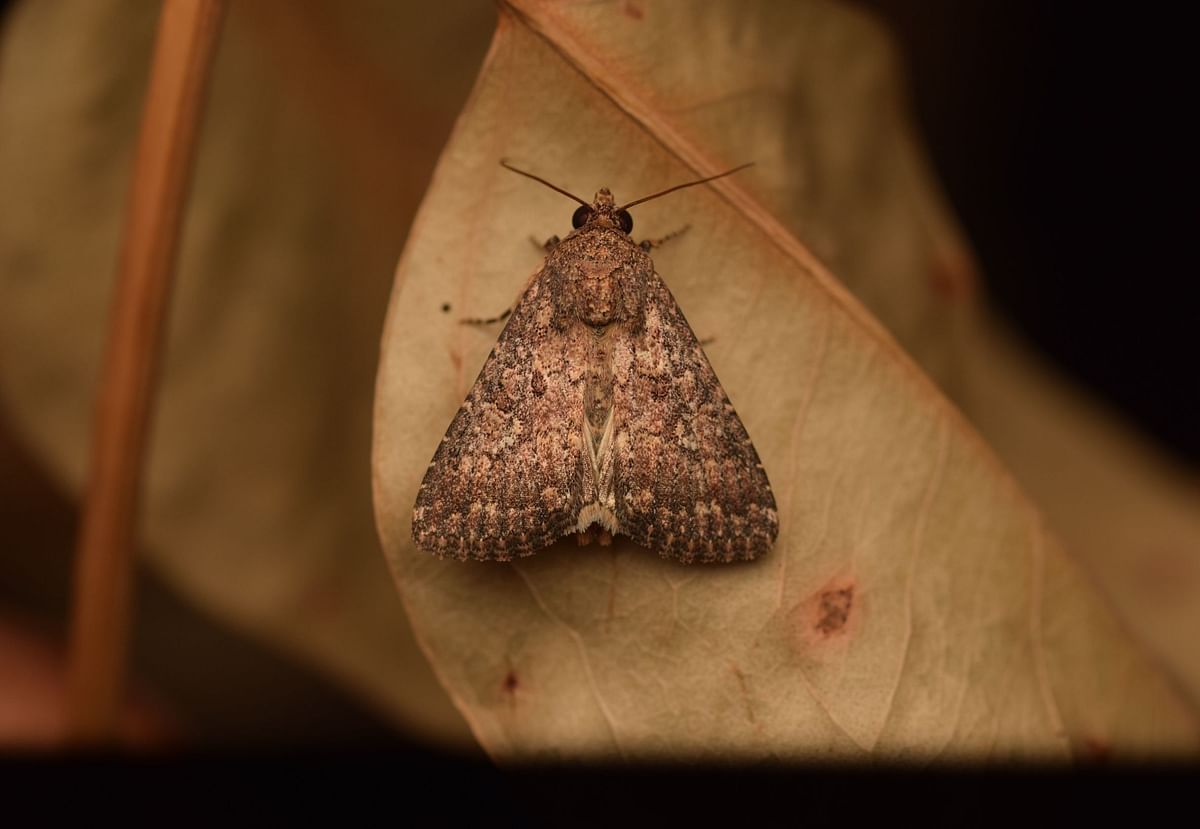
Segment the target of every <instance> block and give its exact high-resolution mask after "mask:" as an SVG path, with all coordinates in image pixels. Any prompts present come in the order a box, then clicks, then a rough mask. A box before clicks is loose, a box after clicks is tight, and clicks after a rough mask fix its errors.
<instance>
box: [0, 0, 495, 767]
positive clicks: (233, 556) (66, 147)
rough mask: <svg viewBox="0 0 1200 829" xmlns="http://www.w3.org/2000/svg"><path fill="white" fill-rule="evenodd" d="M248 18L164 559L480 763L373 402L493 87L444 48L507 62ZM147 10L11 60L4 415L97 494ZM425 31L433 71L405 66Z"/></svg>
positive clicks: (194, 212)
mask: <svg viewBox="0 0 1200 829" xmlns="http://www.w3.org/2000/svg"><path fill="white" fill-rule="evenodd" d="M232 5H233V8H232V9H231V11H230V14H229V15H228V17H227V19H226V23H225V28H224V30H223V32H222V43H221V47H220V52H219V55H218V58H217V63H216V68H215V75H214V78H213V84H212V87H211V95H210V98H209V104H208V110H207V113H206V116H205V121H204V125H203V129H202V133H201V145H200V154H199V159H198V165H197V171H196V176H195V184H194V186H193V190H192V194H191V198H190V202H189V208H188V211H187V219H186V223H187V224H186V229H185V233H184V240H183V249H182V251H181V261H180V266H179V272H178V278H177V282H176V290H175V292H174V297H173V301H172V311H171V317H170V320H169V340H170V341H169V345H168V350H167V355H166V361H165V365H164V367H163V372H162V384H161V389H160V396H159V405H158V409H157V411H156V414H155V424H154V433H153V438H152V441H151V446H150V459H149V468H148V470H147V480H146V487H145V491H146V497H145V499H144V503H143V514H144V524H143V526H144V528H145V530H144V533H143V539H144V544H145V546H146V548H147V550H148V558H149V562H148V563H149V565H150V566H152V567H154V568H156V569H157V570H158V571H159V572H160V573H161V574H162V575H163V576H164V578H165V579H166V580H167V581H168V582H169V583H170V584H171V585H173V586H174V587H175V588H176V589H178V590H179V591H180V592H181V593H182V594H183V595H185V596H186V597H187V598H188V599H190V600H191V601H192V602H194V603H196V604H198V605H200V606H201V607H203V608H205V609H206V610H207V611H208V612H210V613H212V614H214V615H216V616H218V617H219V618H221V619H223V620H225V621H226V622H228V623H229V624H230V625H231V626H234V627H236V628H237V629H239V630H241V631H242V632H244V633H245V634H247V635H249V636H251V637H253V638H255V639H258V640H265V641H267V642H269V643H271V644H272V646H273V647H275V648H276V649H278V650H281V651H283V652H285V653H286V654H288V655H290V656H291V657H292V658H295V659H299V660H303V661H305V662H308V663H311V664H315V665H317V666H319V667H320V668H321V669H322V670H323V671H324V672H325V673H326V674H327V675H329V676H332V677H333V678H335V680H336V681H337V682H339V683H340V684H342V685H343V686H345V687H347V688H350V689H352V690H354V691H355V692H356V693H357V694H358V695H359V697H360V698H361V699H365V700H366V701H367V702H368V703H370V704H371V705H372V706H373V707H374V708H375V710H377V711H380V712H383V713H384V714H386V715H387V716H388V717H390V718H391V719H392V720H393V721H395V722H398V723H399V724H401V725H403V726H404V727H405V728H407V729H408V730H409V731H410V732H411V733H414V734H417V735H422V736H426V737H429V738H431V739H436V740H438V741H439V742H442V743H456V744H461V745H468V746H469V745H470V742H469V741H470V735H469V734H468V732H467V729H466V727H465V725H464V724H463V723H462V720H461V718H460V717H459V716H458V714H457V713H456V712H455V711H454V709H453V708H452V706H451V705H450V704H449V701H448V700H447V699H446V697H445V694H444V692H442V690H441V689H440V688H439V687H438V685H437V683H436V681H435V680H434V677H433V675H432V673H431V672H430V670H429V668H428V665H427V663H426V662H425V660H424V658H423V657H422V656H421V654H420V653H419V652H418V650H417V648H416V645H415V643H414V641H413V639H412V635H411V633H410V632H409V631H408V625H407V622H406V620H405V618H404V613H403V609H402V608H401V606H400V603H399V601H397V599H396V595H395V591H394V590H393V588H392V585H391V581H390V579H389V577H388V572H387V567H386V565H385V564H384V562H383V561H382V557H381V556H380V553H379V547H378V540H377V538H376V535H375V530H374V522H373V520H372V516H371V511H370V492H369V486H370V479H369V471H368V470H369V441H370V406H371V387H372V379H373V377H374V370H375V356H376V352H377V342H378V336H379V329H380V326H381V324H382V306H383V303H384V300H385V296H386V292H387V289H388V284H389V278H390V276H391V271H392V268H393V267H394V264H395V259H396V255H397V254H398V252H399V248H400V244H401V243H402V240H403V236H402V234H403V228H404V227H406V226H407V224H408V222H409V217H410V215H411V212H412V210H413V209H414V208H415V205H416V202H417V200H418V198H419V195H420V192H421V189H422V188H423V187H424V186H425V181H426V176H427V170H428V165H430V164H431V163H432V161H433V157H434V153H435V152H436V149H437V147H439V146H440V144H441V142H442V140H443V136H444V134H445V132H446V131H448V129H449V127H450V123H451V120H452V118H453V116H454V114H455V109H456V107H457V101H458V100H459V99H460V96H461V95H462V94H465V91H466V89H467V87H468V86H469V84H470V79H471V77H472V76H473V74H474V70H475V67H474V66H472V65H470V64H469V63H463V62H462V61H461V60H460V58H459V57H458V56H457V55H455V56H453V57H451V56H448V55H446V54H445V50H443V49H441V48H440V46H439V45H438V44H440V43H442V42H444V41H446V40H448V39H449V40H454V41H455V42H458V43H461V44H462V45H463V48H464V49H467V50H468V51H469V46H470V44H471V43H472V42H479V43H480V46H479V51H480V52H482V49H483V46H484V44H485V43H486V35H487V33H488V31H490V28H491V25H492V19H493V13H492V11H491V10H490V9H488V8H481V7H479V5H478V4H476V3H474V2H473V1H472V2H461V3H457V4H454V3H450V4H442V5H441V7H440V10H439V12H438V13H437V14H430V13H429V12H428V11H427V10H426V9H424V8H418V7H415V6H411V5H408V4H400V5H397V4H392V3H383V2H376V3H373V4H371V5H370V6H367V5H366V4H361V3H360V4H355V5H354V8H353V9H350V7H344V8H343V7H339V6H337V5H335V4H321V3H313V2H306V3H302V4H300V3H291V2H267V0H261V2H259V1H258V0H256V2H255V3H250V4H232ZM129 6H130V4H129V3H126V2H119V1H118V0H104V2H97V1H96V0H75V2H64V3H55V4H43V3H21V4H17V5H16V6H14V7H13V8H12V9H11V11H10V13H9V14H8V16H7V19H6V20H5V27H4V31H3V34H4V48H3V50H0V59H2V60H3V64H2V65H0V179H2V180H3V181H4V183H5V188H4V189H5V194H4V198H2V199H0V279H3V291H2V293H3V296H4V300H3V302H0V337H2V338H3V339H2V341H0V356H2V357H3V360H2V363H0V376H2V378H3V383H2V384H0V391H2V393H3V398H4V404H5V407H6V409H7V413H8V415H9V417H10V419H11V422H12V423H13V427H14V431H15V432H17V433H18V434H20V435H21V437H22V438H23V439H24V441H25V442H26V443H27V444H28V445H29V446H30V447H31V448H32V449H33V450H34V451H36V452H37V454H38V455H39V456H40V457H41V459H42V460H43V462H44V463H45V464H46V465H47V466H48V467H49V469H50V470H51V472H52V474H53V475H54V476H55V478H56V479H57V480H58V481H60V482H61V483H62V484H63V488H64V489H66V490H68V491H73V492H76V493H78V492H80V491H81V489H82V480H83V478H84V466H85V463H86V459H87V457H88V454H89V453H88V452H87V445H88V441H89V439H90V429H91V412H92V398H93V393H94V384H95V377H96V370H97V356H98V355H99V354H100V353H101V344H102V342H103V337H104V331H105V325H106V323H107V319H108V314H107V311H108V297H109V291H110V286H111V284H112V275H113V273H114V267H115V263H116V247H117V238H118V235H119V234H118V231H119V225H120V222H121V220H122V216H123V213H122V208H123V206H124V203H125V197H126V192H127V188H128V172H129V159H130V155H131V153H132V149H133V140H134V137H135V134H136V125H137V118H138V115H139V107H140V103H141V98H142V94H143V91H144V88H145V80H146V71H147V67H148V61H149V47H150V43H151V38H152V35H153V31H154V22H155V15H156V13H157V7H156V6H155V5H154V4H140V5H138V6H137V8H136V9H131V8H129ZM353 13H359V14H366V15H367V16H368V17H369V19H373V21H374V25H373V26H369V27H364V26H363V25H362V23H361V21H356V20H355V19H354V18H353V17H352V14H353ZM399 34H403V35H404V36H406V37H410V38H411V39H412V43H411V46H410V48H408V49H405V50H400V51H397V50H394V49H389V48H385V46H386V44H381V43H380V41H381V40H387V39H389V38H394V37H396V36H398V35H399ZM385 58H386V60H385ZM430 74H432V76H433V77H432V78H431V77H429V75H430ZM364 78H365V79H366V80H365V81H364V80H363V79H364ZM366 96H369V99H368V98H367V97H366ZM447 102H448V103H447ZM384 147H386V155H385V154H384V150H383V149H382V148H384ZM372 160H373V161H374V163H372ZM141 610H142V611H145V610H146V608H144V607H143V608H141ZM157 621H158V620H156V619H154V618H147V617H146V616H145V615H142V614H139V615H138V616H137V617H136V623H137V624H143V625H154V624H156V622H157ZM181 658H187V655H186V654H183V655H181ZM247 690H248V693H250V692H252V691H251V689H247Z"/></svg>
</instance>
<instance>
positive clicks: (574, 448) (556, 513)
mask: <svg viewBox="0 0 1200 829" xmlns="http://www.w3.org/2000/svg"><path fill="white" fill-rule="evenodd" d="M553 278H554V277H553V276H552V275H549V273H548V272H547V271H545V270H543V271H541V272H540V273H539V274H538V275H537V276H536V277H535V278H534V279H533V280H532V281H531V283H530V287H529V288H528V289H527V290H526V292H525V294H524V296H523V297H522V299H521V301H520V303H519V304H518V305H517V307H516V309H515V310H514V311H513V313H512V316H511V317H510V319H509V320H508V324H507V325H505V327H504V330H503V331H502V332H501V334H500V337H499V339H498V340H497V342H496V345H495V347H494V348H493V349H492V353H491V354H490V355H489V356H488V359H487V362H486V363H484V366H483V370H482V371H481V372H480V374H479V377H478V379H477V380H476V381H475V385H474V386H473V387H472V388H471V392H470V394H468V395H467V399H466V400H465V401H464V402H463V405H462V408H460V409H459V410H458V413H457V414H456V415H455V416H454V420H453V421H452V422H451V424H450V428H449V429H448V430H447V432H446V436H445V437H444V438H442V442H441V444H440V445H439V446H438V448H437V452H436V453H435V454H434V456H433V462H432V463H430V464H429V468H428V469H427V470H426V472H425V479H424V481H423V482H422V484H421V488H420V490H419V492H418V493H417V503H416V508H415V509H414V510H413V528H412V532H413V540H414V541H415V542H416V544H417V546H418V547H420V548H422V549H424V550H428V551H430V552H432V553H436V554H438V555H442V556H453V557H456V558H460V559H467V558H477V559H496V560H501V561H503V560H507V559H510V558H512V557H513V556H523V555H529V554H530V553H533V552H535V551H537V550H538V549H540V548H542V547H545V546H547V545H549V544H552V543H553V542H554V541H556V540H557V539H558V538H560V537H561V536H562V535H564V534H565V533H568V532H571V531H573V530H574V528H575V523H576V519H577V516H578V514H579V510H580V506H581V500H587V501H590V500H593V499H594V497H595V485H594V482H593V480H592V478H593V475H592V472H591V463H590V460H589V459H587V458H586V457H585V454H584V451H583V445H582V423H583V383H584V377H585V374H586V371H585V370H584V369H585V367H586V360H587V353H586V343H585V341H584V339H583V338H584V337H586V336H587V332H586V331H585V330H582V326H578V325H569V324H565V323H566V321H564V320H562V319H560V317H559V315H558V314H557V313H556V309H555V307H554V303H553V299H554V296H553V295H554V291H553V290H551V285H550V284H549V280H552V279H553Z"/></svg>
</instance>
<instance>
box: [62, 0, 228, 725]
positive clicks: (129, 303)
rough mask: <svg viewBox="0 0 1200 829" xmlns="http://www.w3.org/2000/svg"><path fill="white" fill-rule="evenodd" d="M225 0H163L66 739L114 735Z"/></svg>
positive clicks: (93, 488)
mask: <svg viewBox="0 0 1200 829" xmlns="http://www.w3.org/2000/svg"><path fill="white" fill-rule="evenodd" d="M224 5H225V4H224V0H165V2H164V3H163V7H162V13H161V16H160V18H159V23H158V34H157V36H156V39H155V46H154V58H153V63H152V65H151V70H150V83H149V87H148V88H147V91H146V99H145V104H144V106H143V110H142V123H141V128H140V133H139V136H138V146H137V154H136V156H135V158H134V165H133V179H132V182H131V185H130V194H129V202H128V205H127V208H126V209H127V212H126V216H125V232H124V238H123V239H122V243H121V253H120V260H119V263H118V278H117V284H116V288H115V292H114V295H113V305H112V311H111V317H110V321H109V335H108V336H109V339H108V349H107V353H106V355H105V361H104V366H103V374H102V375H101V381H100V386H99V392H98V394H97V398H96V411H95V423H94V432H93V436H92V457H91V468H90V474H89V479H88V490H87V500H86V503H85V505H84V515H83V523H82V527H81V530H80V535H79V539H78V547H77V552H76V562H75V584H74V602H73V605H72V619H71V643H70V648H71V653H70V663H71V664H70V678H69V683H70V684H69V697H68V712H67V722H68V731H67V737H68V739H69V740H70V741H71V742H73V743H75V744H77V745H78V744H82V745H98V744H104V743H109V742H111V741H113V740H114V738H115V736H116V732H117V715H118V710H119V708H120V704H121V701H122V698H123V696H124V685H125V681H124V680H125V663H126V654H127V650H128V639H129V625H130V619H131V617H132V609H131V604H132V595H131V594H132V584H133V576H132V571H133V549H134V541H135V533H134V525H135V517H136V512H137V501H138V490H139V482H140V478H141V470H142V460H143V455H144V454H145V447H146V437H147V433H148V431H149V424H150V415H151V406H152V403H153V397H154V386H155V380H156V378H157V373H158V365H159V358H160V353H161V351H162V343H163V332H164V328H165V325H164V323H165V320H166V312H167V301H168V297H169V295H170V287H171V278H172V275H173V272H174V266H175V259H176V251H177V249H178V243H179V236H180V229H181V227H182V218H183V211H184V205H185V201H186V196H187V190H188V183H189V181H190V179H191V170H192V161H193V158H194V156H195V150H196V138H197V126H198V123H199V120H200V114H201V111H202V109H203V101H204V91H205V87H206V86H207V81H208V76H209V70H210V68H211V66H212V59H213V55H214V53H215V51H216V45H217V35H218V31H219V28H220V20H221V16H222V11H223V7H224Z"/></svg>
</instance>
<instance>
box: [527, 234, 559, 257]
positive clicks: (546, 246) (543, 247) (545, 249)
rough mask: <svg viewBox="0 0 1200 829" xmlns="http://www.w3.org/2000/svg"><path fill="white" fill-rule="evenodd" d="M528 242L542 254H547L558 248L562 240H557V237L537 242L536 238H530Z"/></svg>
mask: <svg viewBox="0 0 1200 829" xmlns="http://www.w3.org/2000/svg"><path fill="white" fill-rule="evenodd" d="M529 241H530V242H532V243H533V246H534V247H535V248H537V249H538V250H540V251H541V252H542V253H549V252H550V251H552V250H554V249H555V248H556V247H558V243H559V242H561V241H562V239H559V238H558V237H557V236H551V237H550V238H549V239H547V240H546V241H544V242H539V241H538V240H537V237H536V236H530V237H529Z"/></svg>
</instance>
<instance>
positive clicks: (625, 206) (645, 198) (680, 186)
mask: <svg viewBox="0 0 1200 829" xmlns="http://www.w3.org/2000/svg"><path fill="white" fill-rule="evenodd" d="M503 163H504V162H501V164H503ZM505 166H507V165H505ZM753 166H754V162H753V161H748V162H746V163H745V164H743V165H741V166H740V167H734V168H733V169H732V170H726V171H725V172H723V173H717V174H716V175H715V176H709V177H708V178H702V179H697V180H696V181H689V182H687V183H686V184H676V185H675V186H674V187H668V188H667V189H666V190H660V191H658V192H657V193H654V194H653V195H650V196H643V197H642V198H640V199H638V200H637V201H631V202H630V203H629V204H623V205H621V206H620V207H618V208H617V209H618V210H628V209H629V208H631V207H633V206H634V205H635V204H641V203H642V202H648V201H650V200H651V199H657V198H658V197H659V196H665V195H667V193H674V192H675V191H676V190H682V189H683V188H685V187H695V186H696V185H697V184H704V183H705V182H707V181H712V180H713V179H718V178H724V177H725V176H731V175H733V174H734V173H736V172H738V171H739V170H745V169H746V168H747V167H753ZM509 169H512V168H511V167H510V168H509ZM517 172H520V170H518V171H517ZM526 175H529V174H528V173H526ZM531 178H532V176H531ZM539 181H540V179H539ZM554 189H556V190H557V189H558V188H557V187H555V188H554Z"/></svg>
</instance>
